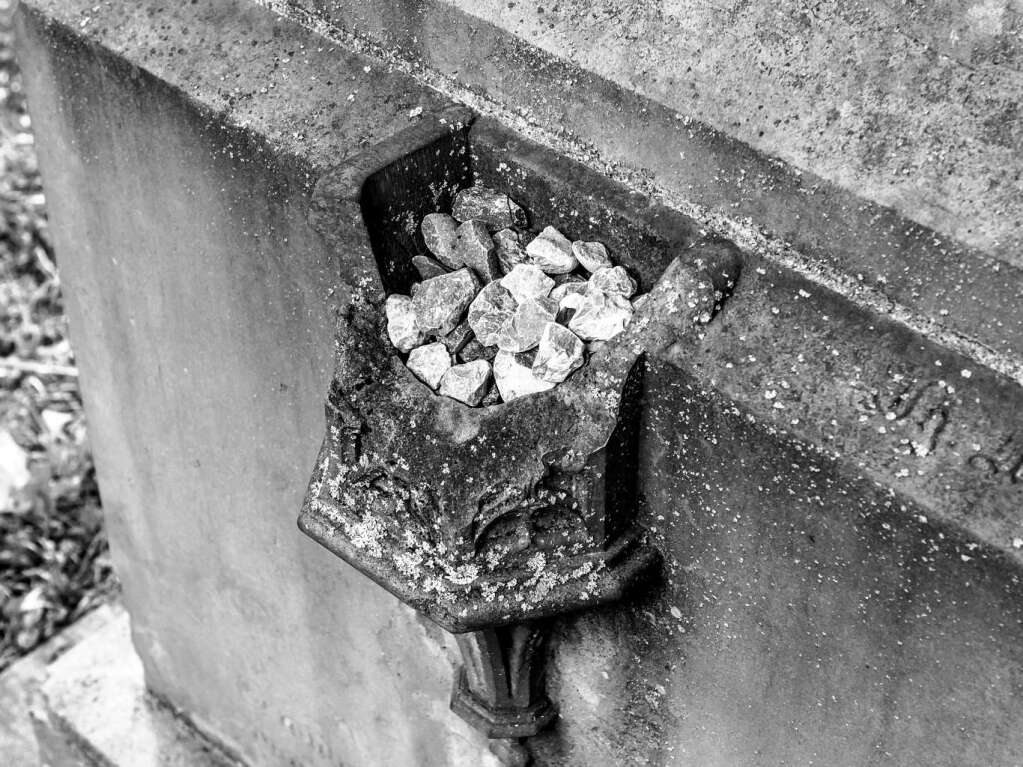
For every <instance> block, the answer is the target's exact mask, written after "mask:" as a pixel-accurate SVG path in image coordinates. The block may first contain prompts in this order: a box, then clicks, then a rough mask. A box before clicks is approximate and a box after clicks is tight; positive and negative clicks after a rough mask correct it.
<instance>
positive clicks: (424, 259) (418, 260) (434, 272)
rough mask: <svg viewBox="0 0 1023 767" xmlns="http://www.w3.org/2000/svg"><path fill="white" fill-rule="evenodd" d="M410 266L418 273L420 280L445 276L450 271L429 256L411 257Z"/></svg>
mask: <svg viewBox="0 0 1023 767" xmlns="http://www.w3.org/2000/svg"><path fill="white" fill-rule="evenodd" d="M412 266H414V267H415V268H416V271H417V272H419V277H420V279H424V280H428V279H430V278H431V277H439V276H440V275H442V274H447V273H448V272H449V271H450V270H449V269H448V268H447V267H446V266H444V264H442V263H441V262H440V261H437V260H436V259H433V258H430V257H429V256H423V255H419V256H412Z"/></svg>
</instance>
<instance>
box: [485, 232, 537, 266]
mask: <svg viewBox="0 0 1023 767" xmlns="http://www.w3.org/2000/svg"><path fill="white" fill-rule="evenodd" d="M493 239H494V248H495V249H496V251H497V265H498V266H500V267H501V271H502V272H504V273H505V274H508V273H509V272H510V271H511V270H512V269H513V268H515V265H516V264H525V263H528V262H529V256H527V255H526V251H525V249H524V248H523V247H522V238H521V237H519V233H518V232H516V231H515V230H514V229H501V230H500V231H498V232H495V233H494V237H493Z"/></svg>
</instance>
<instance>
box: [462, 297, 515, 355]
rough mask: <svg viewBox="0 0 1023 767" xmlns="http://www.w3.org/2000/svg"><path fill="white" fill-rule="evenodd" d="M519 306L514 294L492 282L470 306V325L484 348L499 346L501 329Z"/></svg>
mask: <svg viewBox="0 0 1023 767" xmlns="http://www.w3.org/2000/svg"><path fill="white" fill-rule="evenodd" d="M516 306H517V304H516V301H515V299H514V298H513V297H512V294H511V293H509V292H508V291H507V290H506V289H505V288H504V286H502V285H501V283H500V282H496V281H495V282H491V283H490V284H489V285H487V286H486V287H484V288H483V290H481V291H480V293H479V295H478V296H476V298H475V299H473V302H472V304H470V305H469V325H470V327H472V332H473V333H475V334H476V338H477V340H479V342H480V343H481V344H483V345H484V346H494V345H496V344H497V339H498V336H499V335H500V333H501V328H503V327H504V325H505V323H506V322H508V320H510V319H511V318H512V315H513V314H514V313H515V307H516Z"/></svg>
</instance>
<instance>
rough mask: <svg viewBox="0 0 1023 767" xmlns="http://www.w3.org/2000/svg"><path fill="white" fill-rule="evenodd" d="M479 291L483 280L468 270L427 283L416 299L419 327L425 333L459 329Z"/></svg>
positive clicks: (440, 333) (419, 286)
mask: <svg viewBox="0 0 1023 767" xmlns="http://www.w3.org/2000/svg"><path fill="white" fill-rule="evenodd" d="M477 290H479V281H478V280H477V279H476V277H475V276H474V275H473V274H472V272H471V271H469V270H468V269H459V270H458V271H457V272H451V273H450V274H442V275H440V276H438V277H432V278H430V279H428V280H423V281H422V282H420V283H419V285H418V286H417V289H416V292H415V293H416V294H415V296H414V297H413V298H412V308H413V310H414V311H415V313H416V325H418V326H419V329H420V330H422V331H423V332H424V333H432V334H434V335H438V336H444V335H447V334H448V333H450V332H451V331H452V330H454V329H455V327H457V325H458V323H459V321H460V320H461V319H462V315H463V314H464V313H465V310H466V308H467V307H468V306H469V304H470V303H472V300H473V299H474V298H475V297H476V291H477Z"/></svg>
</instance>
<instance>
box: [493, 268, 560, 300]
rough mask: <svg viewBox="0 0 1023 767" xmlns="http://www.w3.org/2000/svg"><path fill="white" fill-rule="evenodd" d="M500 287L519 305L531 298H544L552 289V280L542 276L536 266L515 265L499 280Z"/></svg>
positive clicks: (541, 272) (544, 275)
mask: <svg viewBox="0 0 1023 767" xmlns="http://www.w3.org/2000/svg"><path fill="white" fill-rule="evenodd" d="M501 285H502V286H504V288H505V289H506V290H507V291H508V292H509V293H511V294H512V298H514V299H515V300H516V301H517V302H518V303H520V304H521V303H523V302H524V301H528V300H529V299H531V298H543V297H544V296H546V295H547V294H548V293H550V292H551V288H553V287H554V280H552V279H551V278H550V277H548V276H547V275H546V274H544V273H543V271H542V270H541V269H540V267H538V266H534V265H533V264H516V265H515V267H514V268H513V269H512V270H511V271H510V272H508V274H506V275H505V276H504V277H502V278H501Z"/></svg>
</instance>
